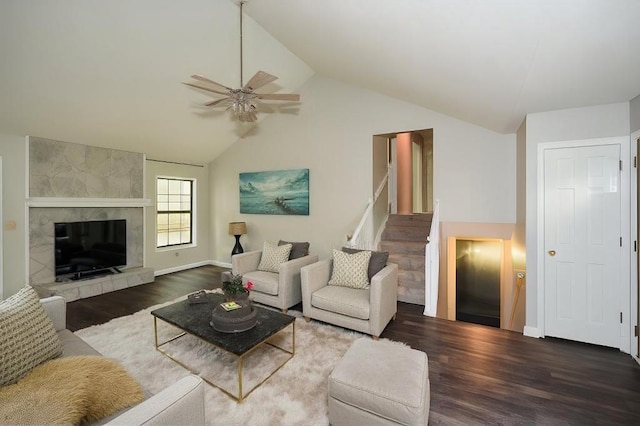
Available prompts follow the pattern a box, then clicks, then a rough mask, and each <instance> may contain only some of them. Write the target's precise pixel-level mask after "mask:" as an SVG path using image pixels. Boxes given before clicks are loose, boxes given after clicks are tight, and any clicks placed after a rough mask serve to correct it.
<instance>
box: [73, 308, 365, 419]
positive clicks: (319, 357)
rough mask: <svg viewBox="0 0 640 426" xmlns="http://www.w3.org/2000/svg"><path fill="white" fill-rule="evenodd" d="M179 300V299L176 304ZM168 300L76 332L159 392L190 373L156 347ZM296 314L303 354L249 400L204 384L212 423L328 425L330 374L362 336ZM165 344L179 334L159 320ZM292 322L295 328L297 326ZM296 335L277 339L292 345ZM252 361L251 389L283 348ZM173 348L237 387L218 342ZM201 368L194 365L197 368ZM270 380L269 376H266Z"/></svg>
mask: <svg viewBox="0 0 640 426" xmlns="http://www.w3.org/2000/svg"><path fill="white" fill-rule="evenodd" d="M170 303H173V302H170ZM168 304H169V303H165V304H162V305H157V306H153V307H151V308H148V309H144V310H142V311H140V312H137V313H135V314H133V315H129V316H126V317H121V318H116V319H114V320H112V321H110V322H108V323H106V324H103V325H98V326H93V327H89V328H85V329H83V330H79V331H77V332H76V335H78V336H79V337H81V338H82V339H84V340H85V341H87V342H88V343H89V344H90V345H91V346H93V347H94V348H95V349H96V350H98V351H99V352H101V353H102V354H103V355H105V356H107V357H110V358H113V359H115V360H117V361H119V362H120V363H121V364H122V365H124V367H125V368H126V369H127V370H128V371H129V372H130V373H131V374H132V375H133V376H134V377H135V378H136V379H138V381H139V382H140V383H141V384H142V385H143V386H144V387H145V388H146V389H147V390H148V391H149V392H151V393H153V394H155V393H158V392H159V391H161V390H162V389H164V388H166V387H167V386H169V385H171V384H172V383H174V382H175V381H177V380H178V379H180V378H181V377H184V376H186V375H188V374H189V372H188V371H187V370H186V369H184V368H183V367H181V366H180V365H178V364H177V363H175V362H174V361H172V360H170V359H169V358H167V357H166V356H164V355H163V354H161V353H160V352H158V351H156V350H155V347H154V333H153V317H152V315H151V314H150V312H151V311H152V310H154V309H157V308H159V307H161V306H166V305H168ZM290 313H291V314H293V315H294V316H297V318H296V324H295V327H296V336H295V337H296V339H295V341H296V348H295V349H296V353H295V356H294V357H293V358H292V359H291V360H289V362H288V363H287V364H285V366H284V367H282V368H281V369H280V370H279V371H278V372H276V373H275V374H274V375H273V376H272V377H271V378H269V379H268V380H267V381H266V382H265V383H263V384H262V385H261V386H260V387H258V388H257V389H256V390H254V391H253V392H252V393H251V394H250V395H249V396H248V397H247V398H246V399H245V401H244V402H242V403H240V404H238V403H237V402H235V401H234V400H232V399H231V398H230V397H229V396H227V395H226V394H224V393H223V392H222V391H220V390H219V389H216V388H214V387H211V386H209V385H208V384H205V409H206V420H207V423H208V424H211V425H275V424H277V425H327V424H328V423H329V421H328V418H327V378H328V377H329V374H330V373H331V371H332V370H333V367H334V366H335V365H336V363H337V362H338V360H339V359H340V358H341V357H342V356H343V355H344V353H345V352H346V351H347V349H348V348H349V347H350V346H351V344H352V343H353V342H354V341H355V340H356V339H358V338H366V339H368V338H369V337H363V336H364V335H363V334H360V333H356V332H350V331H346V330H344V329H341V328H338V327H333V326H330V325H326V324H322V323H319V322H317V321H311V322H309V323H307V322H306V321H305V320H304V319H303V318H301V317H300V313H299V312H291V311H290ZM158 329H159V336H160V339H161V340H160V341H161V342H162V341H164V340H163V338H165V337H167V338H168V337H170V336H172V335H175V334H177V332H176V329H175V328H173V327H171V326H169V325H167V324H165V323H164V322H162V321H158ZM290 329H291V327H288V330H290ZM290 341H291V339H290V335H285V336H283V337H282V338H280V339H279V341H278V344H279V345H282V346H284V347H285V348H289V347H290ZM263 346H266V347H267V348H265V349H264V350H261V351H260V350H256V351H254V353H253V354H251V355H250V356H249V357H248V358H247V359H246V360H245V363H244V365H245V370H244V373H243V377H244V380H243V387H244V388H245V390H246V389H250V388H251V387H253V383H257V380H259V379H260V377H256V375H257V372H264V371H265V369H266V368H271V366H270V363H273V362H274V361H276V362H280V360H281V358H280V359H279V357H281V356H282V355H281V354H282V352H279V353H275V354H274V353H273V351H276V350H275V349H273V348H271V347H270V346H268V345H263ZM166 348H167V351H170V353H171V354H172V355H174V356H176V357H177V358H178V359H180V360H181V361H183V363H185V364H186V365H189V366H190V367H191V368H193V369H194V370H196V371H197V372H198V373H199V374H200V375H202V376H204V377H207V378H215V380H213V381H214V382H216V383H217V382H220V381H222V382H223V384H225V387H233V389H229V390H231V391H232V393H236V392H237V364H236V363H235V361H234V359H233V358H230V357H229V356H228V355H226V354H222V353H221V352H220V351H218V350H215V349H214V348H213V347H212V346H211V345H209V344H206V343H204V342H201V341H200V340H198V339H196V338H192V337H189V336H185V337H182V338H180V339H178V340H177V341H175V342H174V343H173V344H172V346H171V347H168V346H167V347H166ZM194 367H195V368H194ZM262 378H264V376H263V377H262Z"/></svg>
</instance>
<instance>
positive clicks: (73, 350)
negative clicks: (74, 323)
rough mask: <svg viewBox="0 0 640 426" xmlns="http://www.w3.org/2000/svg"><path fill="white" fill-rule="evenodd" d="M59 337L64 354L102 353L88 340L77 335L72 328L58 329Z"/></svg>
mask: <svg viewBox="0 0 640 426" xmlns="http://www.w3.org/2000/svg"><path fill="white" fill-rule="evenodd" d="M58 337H59V338H60V342H61V343H62V356H63V357H67V356H79V355H101V354H100V352H98V351H96V350H95V349H94V348H93V347H92V346H91V345H89V344H88V343H87V342H85V341H84V340H82V339H81V338H79V337H78V336H76V335H75V334H73V333H72V332H71V330H68V329H64V330H60V331H58Z"/></svg>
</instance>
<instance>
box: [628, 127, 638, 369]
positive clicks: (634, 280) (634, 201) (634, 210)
mask: <svg viewBox="0 0 640 426" xmlns="http://www.w3.org/2000/svg"><path fill="white" fill-rule="evenodd" d="M639 139H640V130H637V131H635V132H633V133H632V134H631V137H630V138H629V142H630V149H629V164H633V158H634V157H636V158H637V157H638V155H639V153H638V142H636V141H637V140H639ZM638 160H640V159H639V158H637V161H638ZM638 167H640V164H637V166H636V167H635V168H634V167H633V166H631V167H629V171H630V173H631V179H630V184H631V186H630V188H631V200H630V209H631V219H630V222H631V226H630V234H629V235H630V237H631V240H636V241H637V240H638V214H639V212H638V190H639V188H638V177H637V176H638ZM637 243H638V244H639V246H638V251H639V252H640V241H637ZM629 251H630V253H631V256H630V273H631V277H630V280H629V282H630V285H629V294H630V297H629V336H630V338H629V349H630V353H631V355H633V359H635V360H636V361H637V362H639V363H640V359H639V358H638V357H639V356H640V354H639V352H640V351H639V350H638V337H637V336H635V335H634V327H635V326H637V325H638V309H640V306H638V252H634V251H633V248H632V249H631V250H629Z"/></svg>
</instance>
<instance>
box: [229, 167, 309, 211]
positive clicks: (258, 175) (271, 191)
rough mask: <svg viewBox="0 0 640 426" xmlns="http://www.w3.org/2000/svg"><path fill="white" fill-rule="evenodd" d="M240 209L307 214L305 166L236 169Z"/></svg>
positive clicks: (307, 198) (307, 178)
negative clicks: (291, 168) (274, 168)
mask: <svg viewBox="0 0 640 426" xmlns="http://www.w3.org/2000/svg"><path fill="white" fill-rule="evenodd" d="M240 213H248V214H281V215H303V216H308V215H309V169H295V170H275V171H267V172H251V173H240Z"/></svg>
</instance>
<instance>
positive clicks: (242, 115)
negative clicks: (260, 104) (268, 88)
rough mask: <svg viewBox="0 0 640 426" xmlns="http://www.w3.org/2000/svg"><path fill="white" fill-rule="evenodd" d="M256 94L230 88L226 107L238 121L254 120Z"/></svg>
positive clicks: (255, 117)
mask: <svg viewBox="0 0 640 426" xmlns="http://www.w3.org/2000/svg"><path fill="white" fill-rule="evenodd" d="M257 98H258V95H256V94H255V93H253V92H249V91H246V90H243V89H236V90H231V91H230V92H229V101H228V103H227V105H228V108H231V111H233V113H234V114H235V116H236V117H238V119H239V120H240V121H249V122H251V121H256V120H257V118H258V117H257V115H256V108H257V101H256V99H257Z"/></svg>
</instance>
